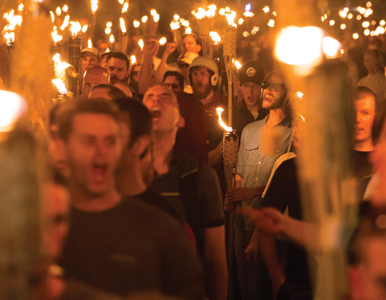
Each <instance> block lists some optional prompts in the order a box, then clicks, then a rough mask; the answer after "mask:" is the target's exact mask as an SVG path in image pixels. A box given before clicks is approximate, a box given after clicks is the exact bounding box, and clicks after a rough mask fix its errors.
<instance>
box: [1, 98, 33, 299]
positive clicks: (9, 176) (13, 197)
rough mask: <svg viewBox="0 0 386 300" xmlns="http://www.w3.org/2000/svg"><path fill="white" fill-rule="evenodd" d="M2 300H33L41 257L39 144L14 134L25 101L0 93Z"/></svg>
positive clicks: (24, 133) (29, 135)
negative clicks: (33, 278)
mask: <svg viewBox="0 0 386 300" xmlns="http://www.w3.org/2000/svg"><path fill="white" fill-rule="evenodd" d="M0 99H1V101H0V112H1V113H0V114H1V116H0V120H1V122H0V137H1V142H0V155H1V158H2V159H1V160H0V219H1V220H2V222H1V224H0V280H1V288H0V299H29V298H30V291H31V289H32V286H31V280H30V279H31V270H32V269H33V266H34V265H36V263H37V262H38V259H39V256H40V253H39V252H40V250H39V248H40V247H39V246H40V245H39V241H40V216H39V190H38V180H37V176H36V170H38V169H39V168H38V166H37V161H36V142H35V139H34V138H33V137H32V135H31V134H30V133H27V132H22V131H20V130H13V126H14V124H15V122H16V121H17V119H18V118H19V117H20V116H21V115H22V114H24V113H26V112H27V103H26V101H25V99H24V98H23V97H21V96H19V95H18V94H15V93H11V92H6V91H0Z"/></svg>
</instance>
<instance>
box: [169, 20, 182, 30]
mask: <svg viewBox="0 0 386 300" xmlns="http://www.w3.org/2000/svg"><path fill="white" fill-rule="evenodd" d="M170 28H171V29H172V30H177V29H178V28H180V22H176V21H172V22H171V23H170Z"/></svg>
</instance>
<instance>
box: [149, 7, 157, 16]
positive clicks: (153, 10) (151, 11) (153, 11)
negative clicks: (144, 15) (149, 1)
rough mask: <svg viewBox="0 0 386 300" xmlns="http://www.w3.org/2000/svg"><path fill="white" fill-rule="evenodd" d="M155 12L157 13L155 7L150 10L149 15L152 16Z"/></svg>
mask: <svg viewBox="0 0 386 300" xmlns="http://www.w3.org/2000/svg"><path fill="white" fill-rule="evenodd" d="M156 14H157V11H156V10H155V9H151V10H150V15H152V16H153V17H154V16H155V15H156Z"/></svg>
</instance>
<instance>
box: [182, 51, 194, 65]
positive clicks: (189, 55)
mask: <svg viewBox="0 0 386 300" xmlns="http://www.w3.org/2000/svg"><path fill="white" fill-rule="evenodd" d="M197 56H198V54H197V53H194V52H185V53H184V54H181V55H180V56H178V58H177V62H184V63H186V64H188V65H190V64H191V63H192V61H193V60H194V59H195V58H196V57H197Z"/></svg>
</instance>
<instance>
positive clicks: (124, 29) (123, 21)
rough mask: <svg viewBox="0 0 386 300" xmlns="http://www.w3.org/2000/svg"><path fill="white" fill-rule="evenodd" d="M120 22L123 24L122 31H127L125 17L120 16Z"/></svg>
mask: <svg viewBox="0 0 386 300" xmlns="http://www.w3.org/2000/svg"><path fill="white" fill-rule="evenodd" d="M119 24H120V26H121V30H122V33H126V31H127V30H126V23H125V20H124V19H123V18H119Z"/></svg>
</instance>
